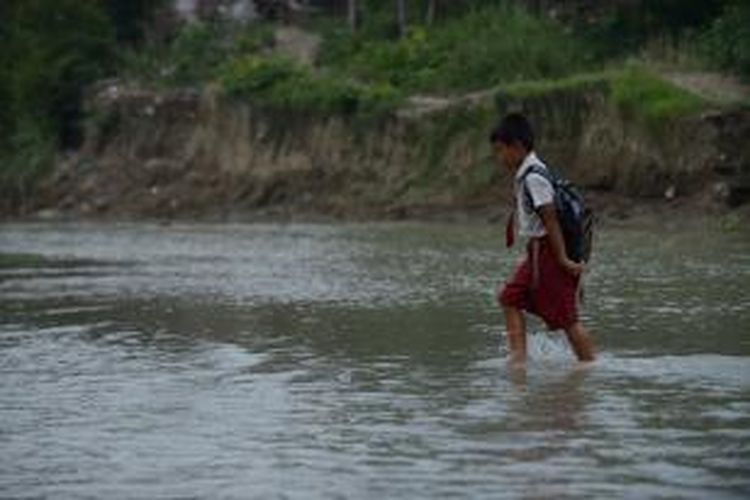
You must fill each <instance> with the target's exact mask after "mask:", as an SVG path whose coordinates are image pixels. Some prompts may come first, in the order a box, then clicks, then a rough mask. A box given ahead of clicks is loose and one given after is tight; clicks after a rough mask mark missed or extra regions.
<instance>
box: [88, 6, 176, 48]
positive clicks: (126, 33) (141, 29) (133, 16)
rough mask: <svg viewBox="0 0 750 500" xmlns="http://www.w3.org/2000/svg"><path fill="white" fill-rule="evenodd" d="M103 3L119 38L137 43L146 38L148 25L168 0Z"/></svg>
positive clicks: (121, 40) (124, 41) (130, 42)
mask: <svg viewBox="0 0 750 500" xmlns="http://www.w3.org/2000/svg"><path fill="white" fill-rule="evenodd" d="M103 4H104V9H105V12H106V13H107V16H108V17H109V19H111V22H112V27H113V29H114V32H115V35H116V37H117V40H118V41H119V42H123V43H127V44H131V45H135V44H138V43H140V42H141V41H142V40H143V39H144V38H145V36H146V33H147V31H148V26H149V25H151V24H152V23H153V21H154V17H155V16H156V15H157V13H158V12H159V11H160V10H161V9H163V8H164V7H165V6H166V5H167V4H168V0H103Z"/></svg>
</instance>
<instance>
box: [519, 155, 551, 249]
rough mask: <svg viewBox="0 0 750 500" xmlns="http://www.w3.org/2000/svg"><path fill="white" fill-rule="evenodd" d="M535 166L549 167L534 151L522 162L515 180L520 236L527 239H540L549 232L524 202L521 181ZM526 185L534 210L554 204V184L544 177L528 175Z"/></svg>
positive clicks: (534, 174) (535, 213) (533, 174)
mask: <svg viewBox="0 0 750 500" xmlns="http://www.w3.org/2000/svg"><path fill="white" fill-rule="evenodd" d="M533 165H537V166H538V167H542V168H544V169H546V168H547V165H545V164H544V162H542V160H540V159H539V157H538V156H537V155H536V153H534V152H533V151H532V152H530V153H529V154H528V155H526V158H524V160H523V162H521V166H520V167H519V168H518V172H516V178H515V192H516V216H517V217H518V219H517V221H518V234H519V235H520V236H525V237H527V238H539V237H542V236H545V235H546V234H547V230H546V229H545V228H544V223H543V222H542V219H541V218H540V217H539V214H537V212H536V211H535V210H530V209H529V208H530V207H528V206H527V203H526V202H525V201H524V197H525V195H524V189H523V185H522V184H521V179H522V178H523V176H524V175H526V171H527V170H528V169H530V168H531V167H532V166H533ZM538 167H537V168H538ZM525 183H526V187H527V188H528V192H529V194H530V195H531V201H532V203H533V204H534V209H537V208H539V207H541V206H542V205H547V204H549V203H553V202H554V199H555V190H554V188H553V187H552V184H550V182H549V181H548V180H547V179H546V178H544V176H542V175H540V174H537V173H534V172H532V173H530V174H529V175H526V179H525Z"/></svg>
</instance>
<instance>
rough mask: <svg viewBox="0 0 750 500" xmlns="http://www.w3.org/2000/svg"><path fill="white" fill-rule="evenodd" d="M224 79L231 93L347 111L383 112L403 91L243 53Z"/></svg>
mask: <svg viewBox="0 0 750 500" xmlns="http://www.w3.org/2000/svg"><path fill="white" fill-rule="evenodd" d="M220 82H221V84H222V87H223V89H224V90H225V91H226V92H227V94H229V95H232V96H236V97H241V98H246V99H249V100H251V101H253V102H256V103H259V104H265V105H270V106H273V107H277V108H289V109H301V110H309V111H319V112H338V113H345V114H354V113H363V114H382V113H386V112H388V111H390V110H392V109H393V108H395V107H396V106H397V105H398V103H399V102H400V99H401V97H400V94H399V93H398V92H397V91H396V90H395V89H394V88H393V87H391V86H389V85H387V84H380V85H373V86H368V85H362V84H357V83H354V82H351V81H348V80H345V79H342V78H337V77H335V76H333V75H322V76H318V75H315V74H313V72H312V71H311V70H310V69H308V68H306V67H304V66H301V65H299V64H297V63H295V62H294V61H292V60H290V59H286V58H282V57H259V56H247V57H242V58H239V59H236V60H233V61H230V62H229V63H228V64H226V65H225V66H224V67H223V69H222V70H221V73H220Z"/></svg>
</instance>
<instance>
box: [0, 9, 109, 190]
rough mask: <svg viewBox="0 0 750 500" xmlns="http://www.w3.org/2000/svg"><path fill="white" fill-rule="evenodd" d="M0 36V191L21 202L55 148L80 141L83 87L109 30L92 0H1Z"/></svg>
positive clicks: (102, 69) (100, 63) (103, 60)
mask: <svg viewBox="0 0 750 500" xmlns="http://www.w3.org/2000/svg"><path fill="white" fill-rule="evenodd" d="M3 10H4V12H3V13H2V14H3V20H4V22H3V24H2V28H0V37H2V43H3V47H4V50H2V51H0V52H2V55H0V59H2V60H0V66H2V68H3V71H2V73H0V95H2V96H3V97H4V99H3V107H2V109H0V123H1V124H2V125H3V133H2V134H0V135H2V139H0V141H1V142H0V160H1V163H0V165H1V166H0V196H2V197H3V198H5V200H6V203H7V200H11V202H15V203H22V202H23V200H24V199H25V198H27V197H28V195H29V193H30V190H31V188H32V186H33V185H34V183H35V180H36V179H37V178H38V177H39V175H40V174H41V173H43V172H44V171H46V170H47V168H48V167H49V165H50V163H51V160H52V158H53V155H54V152H55V151H56V150H57V149H59V148H71V147H76V146H77V145H78V144H79V143H80V139H81V132H80V129H79V122H80V118H81V108H80V105H79V103H80V101H81V95H82V92H83V89H84V88H85V86H86V85H87V84H88V83H90V82H92V81H94V80H96V79H97V78H100V77H102V76H104V75H106V74H107V73H108V72H109V71H111V70H112V67H111V66H110V65H109V63H108V62H107V61H111V60H112V54H113V50H114V42H115V39H114V34H113V31H112V29H111V25H110V24H109V22H108V20H107V18H106V16H105V15H104V13H103V11H102V9H101V7H100V4H99V2H97V1H95V0H56V1H55V2H51V1H44V0H27V1H16V0H13V1H11V0H8V2H7V3H5V2H4V5H3Z"/></svg>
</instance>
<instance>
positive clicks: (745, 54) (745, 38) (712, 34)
mask: <svg viewBox="0 0 750 500" xmlns="http://www.w3.org/2000/svg"><path fill="white" fill-rule="evenodd" d="M701 43H702V48H703V53H704V55H705V56H706V58H707V59H708V60H709V61H710V63H711V64H712V65H714V66H716V67H717V68H719V69H722V70H725V71H734V72H736V73H738V74H739V75H741V76H743V77H744V78H745V79H747V80H750V3H748V2H741V1H737V2H735V3H733V4H730V5H728V6H727V7H726V8H725V9H724V11H723V12H722V14H721V15H720V16H719V17H718V18H716V19H714V21H713V22H712V23H711V26H710V27H709V29H708V30H706V31H705V32H704V33H703V34H702V37H701Z"/></svg>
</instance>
